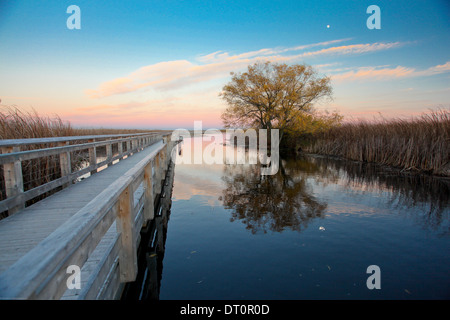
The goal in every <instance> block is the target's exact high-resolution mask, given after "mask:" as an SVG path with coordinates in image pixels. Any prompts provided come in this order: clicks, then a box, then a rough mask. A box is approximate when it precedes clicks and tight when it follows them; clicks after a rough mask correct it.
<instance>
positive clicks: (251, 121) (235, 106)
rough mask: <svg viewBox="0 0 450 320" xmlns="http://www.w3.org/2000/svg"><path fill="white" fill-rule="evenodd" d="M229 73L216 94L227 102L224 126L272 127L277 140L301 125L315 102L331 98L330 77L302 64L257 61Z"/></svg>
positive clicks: (312, 111)
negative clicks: (226, 81)
mask: <svg viewBox="0 0 450 320" xmlns="http://www.w3.org/2000/svg"><path fill="white" fill-rule="evenodd" d="M231 76H232V78H231V81H230V82H229V83H228V84H226V85H225V86H224V87H223V89H222V92H221V93H220V96H221V98H222V99H224V100H225V101H226V103H227V104H228V107H227V109H226V110H225V111H224V112H223V114H222V120H223V123H224V125H225V127H227V128H230V127H234V128H255V129H256V128H261V129H269V130H270V129H272V128H276V129H279V130H280V140H281V138H282V137H283V134H284V133H285V132H287V131H289V130H299V129H301V127H303V126H302V123H304V121H305V115H309V116H310V115H312V114H314V108H313V106H314V104H315V103H317V102H319V101H320V100H323V99H331V97H332V88H331V85H330V78H329V77H326V76H323V77H322V76H320V75H319V73H318V72H317V71H316V70H315V69H314V68H313V67H311V66H308V65H305V64H295V65H287V64H279V63H271V62H265V63H262V62H257V63H255V64H253V65H250V66H248V70H247V71H246V72H244V73H234V72H232V73H231ZM306 119H307V118H306Z"/></svg>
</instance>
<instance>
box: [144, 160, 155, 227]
mask: <svg viewBox="0 0 450 320" xmlns="http://www.w3.org/2000/svg"><path fill="white" fill-rule="evenodd" d="M152 166H153V164H152V162H150V163H149V164H147V165H146V166H145V169H144V188H145V203H144V225H146V224H147V222H148V221H150V220H152V219H153V218H154V216H155V208H154V198H153V175H152V169H153V168H152Z"/></svg>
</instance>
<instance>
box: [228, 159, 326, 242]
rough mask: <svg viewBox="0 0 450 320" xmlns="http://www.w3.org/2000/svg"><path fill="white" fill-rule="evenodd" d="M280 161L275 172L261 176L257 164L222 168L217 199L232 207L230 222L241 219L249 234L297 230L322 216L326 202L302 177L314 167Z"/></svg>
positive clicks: (229, 207)
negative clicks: (222, 186) (319, 197)
mask: <svg viewBox="0 0 450 320" xmlns="http://www.w3.org/2000/svg"><path fill="white" fill-rule="evenodd" d="M291 164H292V162H286V161H281V162H280V170H279V171H278V173H277V174H275V175H270V176H263V175H261V174H260V167H259V165H229V166H225V167H224V174H223V178H222V179H223V181H224V182H225V184H226V188H225V189H224V190H223V194H222V196H221V197H220V198H219V200H222V201H223V205H224V207H225V208H226V209H232V213H231V214H232V217H231V221H235V220H241V221H242V222H243V223H245V224H246V228H247V229H249V230H251V232H252V233H257V232H259V231H262V232H264V233H266V232H267V231H269V230H270V231H276V232H281V231H283V230H284V229H286V228H289V229H291V230H295V231H301V230H302V229H304V228H306V226H307V225H308V223H309V222H310V221H311V220H313V219H314V218H323V216H324V211H325V209H326V207H327V205H326V203H324V202H322V201H320V200H318V199H316V197H315V196H314V194H313V192H312V188H311V187H310V186H309V185H308V182H307V180H306V178H307V174H308V173H309V172H311V171H314V170H315V168H314V166H312V167H310V168H308V170H303V169H304V168H301V167H296V166H291Z"/></svg>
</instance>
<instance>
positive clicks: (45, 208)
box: [0, 141, 166, 299]
mask: <svg viewBox="0 0 450 320" xmlns="http://www.w3.org/2000/svg"><path fill="white" fill-rule="evenodd" d="M165 146H166V144H165V143H164V141H159V142H157V143H154V144H153V145H151V146H149V147H147V148H145V149H143V150H142V151H140V152H138V153H135V154H133V156H131V157H128V158H127V159H125V160H122V161H120V162H118V163H116V164H114V165H112V166H110V167H108V168H107V169H106V170H102V171H100V172H98V173H96V174H95V175H93V176H92V177H89V178H87V179H84V180H82V181H81V182H78V183H76V184H74V185H71V186H70V187H68V188H66V189H63V190H61V191H59V192H57V193H55V194H54V195H52V196H50V197H48V198H45V199H43V200H41V201H39V202H37V203H35V204H33V205H32V206H29V207H27V208H25V209H22V210H20V211H18V212H17V213H15V214H14V215H11V216H9V217H8V218H5V219H3V220H0V281H1V280H2V279H3V280H5V279H8V278H7V277H9V276H10V275H9V273H12V272H11V269H13V268H14V267H15V266H17V265H20V264H23V263H24V262H23V261H27V259H28V260H30V259H29V257H28V256H29V255H32V254H34V255H36V252H34V253H33V251H36V247H37V246H38V245H40V244H42V242H43V241H44V240H45V239H47V238H48V237H49V236H51V235H52V234H54V233H55V231H59V232H61V230H62V229H64V228H68V227H69V228H70V225H68V224H70V223H73V221H71V218H72V217H74V216H75V215H76V214H77V213H79V212H80V210H82V209H83V208H84V207H85V206H86V205H88V204H91V205H92V202H93V200H94V199H95V198H96V197H98V196H99V195H100V194H102V193H104V191H105V189H108V187H110V186H111V184H112V183H114V182H116V181H117V180H119V179H121V177H123V176H124V175H126V174H127V172H129V171H130V170H131V169H132V168H134V167H135V166H136V165H137V164H139V163H141V162H142V161H143V159H148V158H149V155H154V154H157V153H158V152H159V151H160V150H162V149H163V148H164V147H165ZM162 170H163V172H164V170H166V168H163V169H162ZM155 171H156V170H155V168H153V170H152V173H151V175H152V179H151V181H152V184H153V185H158V184H160V183H161V179H162V178H163V176H162V175H160V174H157V173H156V172H155ZM142 175H143V174H142ZM154 176H155V178H156V179H153V178H154ZM158 179H159V181H158ZM158 188H160V186H156V190H158ZM152 189H153V190H155V187H153V186H152ZM130 190H133V193H134V196H133V197H132V198H131V199H133V202H134V203H132V204H131V205H133V206H134V207H133V209H134V210H135V211H136V214H135V216H134V221H133V223H134V224H135V228H137V230H140V228H141V227H142V225H143V223H145V221H143V220H144V218H143V214H142V207H143V206H144V202H145V200H144V197H143V195H145V182H142V183H139V184H137V185H136V186H133V188H131V189H130ZM102 223H103V222H102ZM116 223H117V221H116V220H114V221H113V222H112V224H111V225H110V226H106V225H105V226H106V227H107V231H106V233H105V234H104V235H103V236H102V238H101V240H100V242H99V244H98V245H97V246H96V247H95V249H93V251H92V253H91V254H90V255H89V257H88V259H87V261H86V262H85V263H84V265H83V267H82V269H81V280H82V286H81V290H79V289H72V290H66V292H65V293H64V294H63V295H62V297H61V298H62V299H80V298H81V299H115V298H118V295H119V294H120V288H119V286H121V284H120V281H116V280H117V278H118V277H120V274H119V267H118V260H119V258H118V251H119V248H120V246H121V244H120V234H119V232H118V228H117V227H116ZM133 237H134V239H133V241H134V242H135V243H138V242H139V232H136V233H135V234H134V235H133ZM43 258H45V257H43ZM108 259H109V260H112V261H106V260H108ZM31 260H32V259H31ZM30 267H32V266H30ZM114 279H116V280H114ZM122 282H123V281H122ZM0 286H1V284H0ZM110 286H115V288H111V287H110ZM0 289H1V288H0ZM2 298H6V299H8V298H9V297H5V296H2ZM12 298H17V297H12Z"/></svg>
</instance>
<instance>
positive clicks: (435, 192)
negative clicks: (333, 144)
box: [293, 156, 450, 235]
mask: <svg viewBox="0 0 450 320" xmlns="http://www.w3.org/2000/svg"><path fill="white" fill-rule="evenodd" d="M293 161H294V162H297V163H299V162H309V163H312V164H314V165H315V166H316V167H318V168H319V172H322V173H326V172H331V173H332V175H331V176H330V175H325V174H324V175H322V176H323V177H325V176H326V177H327V179H324V182H325V183H330V182H332V183H336V182H337V180H336V177H339V180H340V181H341V183H342V184H343V186H344V187H346V188H347V189H351V188H353V189H360V190H364V191H369V192H378V193H383V201H386V203H387V204H388V207H390V208H391V209H392V211H394V210H395V209H396V208H399V207H401V206H403V207H406V208H408V209H413V208H415V209H418V208H420V209H421V210H409V211H408V210H403V211H405V212H407V213H408V212H410V214H409V218H411V219H413V220H415V221H416V222H417V223H419V224H420V225H421V226H422V227H423V228H425V229H430V230H433V231H437V232H438V233H439V234H440V235H448V234H449V232H450V224H449V221H450V220H449V210H448V208H449V199H450V179H448V178H443V177H433V176H429V175H418V174H411V173H407V172H401V171H399V170H397V169H392V168H386V167H382V166H379V165H375V164H369V163H361V162H353V161H346V160H342V159H333V158H328V157H322V156H306V157H300V158H299V159H297V160H293Z"/></svg>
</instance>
